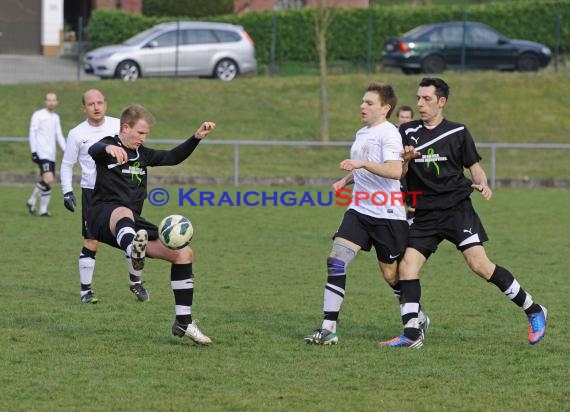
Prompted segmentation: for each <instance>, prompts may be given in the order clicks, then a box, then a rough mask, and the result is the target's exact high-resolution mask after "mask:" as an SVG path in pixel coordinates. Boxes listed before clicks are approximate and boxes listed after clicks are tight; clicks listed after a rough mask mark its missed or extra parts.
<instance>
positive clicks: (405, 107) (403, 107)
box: [396, 105, 414, 117]
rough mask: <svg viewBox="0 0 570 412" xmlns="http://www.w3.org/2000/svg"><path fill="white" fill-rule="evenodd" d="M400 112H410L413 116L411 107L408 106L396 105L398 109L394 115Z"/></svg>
mask: <svg viewBox="0 0 570 412" xmlns="http://www.w3.org/2000/svg"><path fill="white" fill-rule="evenodd" d="M400 112H410V113H411V114H412V117H414V111H413V110H412V108H411V107H410V106H405V105H404V106H400V107H398V110H396V116H399V115H400Z"/></svg>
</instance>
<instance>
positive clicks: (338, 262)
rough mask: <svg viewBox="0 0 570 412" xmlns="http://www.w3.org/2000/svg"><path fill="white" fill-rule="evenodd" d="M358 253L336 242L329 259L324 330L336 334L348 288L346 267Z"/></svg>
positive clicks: (324, 301)
mask: <svg viewBox="0 0 570 412" xmlns="http://www.w3.org/2000/svg"><path fill="white" fill-rule="evenodd" d="M355 256H356V253H355V252H354V250H352V249H351V248H349V247H348V246H346V245H344V244H342V243H340V242H336V241H335V242H334V243H333V248H332V251H331V254H330V255H329V257H328V258H327V273H328V277H327V282H326V284H325V291H324V296H323V312H324V320H323V324H322V328H323V329H327V330H330V331H331V332H336V322H337V320H338V314H339V312H340V307H341V305H342V301H343V300H344V293H345V288H346V267H347V266H348V264H349V263H350V262H351V261H352V259H354V257H355Z"/></svg>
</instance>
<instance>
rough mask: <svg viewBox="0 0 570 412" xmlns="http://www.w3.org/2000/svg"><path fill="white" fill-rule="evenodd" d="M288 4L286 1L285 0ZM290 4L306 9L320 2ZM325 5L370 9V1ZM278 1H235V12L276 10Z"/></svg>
mask: <svg viewBox="0 0 570 412" xmlns="http://www.w3.org/2000/svg"><path fill="white" fill-rule="evenodd" d="M285 2H286V0H285ZM289 2H290V3H298V4H299V3H302V4H304V5H305V7H315V6H316V5H317V2H318V0H289ZM322 2H323V4H325V5H327V6H331V7H368V5H369V0H322ZM275 6H276V0H235V1H234V12H235V13H237V14H241V13H245V12H248V11H262V10H275V9H276V8H278V7H275Z"/></svg>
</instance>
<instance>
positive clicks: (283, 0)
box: [275, 0, 307, 10]
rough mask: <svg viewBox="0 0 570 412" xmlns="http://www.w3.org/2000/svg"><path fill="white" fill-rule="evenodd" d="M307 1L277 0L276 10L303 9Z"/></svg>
mask: <svg viewBox="0 0 570 412" xmlns="http://www.w3.org/2000/svg"><path fill="white" fill-rule="evenodd" d="M306 3H307V2H306V1H305V0H275V10H283V9H301V8H303V7H305V5H306Z"/></svg>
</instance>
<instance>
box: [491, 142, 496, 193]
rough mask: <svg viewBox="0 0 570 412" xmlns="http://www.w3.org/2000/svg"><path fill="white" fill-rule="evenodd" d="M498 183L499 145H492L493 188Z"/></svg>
mask: <svg viewBox="0 0 570 412" xmlns="http://www.w3.org/2000/svg"><path fill="white" fill-rule="evenodd" d="M496 183H497V146H496V145H492V146H491V189H494V188H495V186H496Z"/></svg>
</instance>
